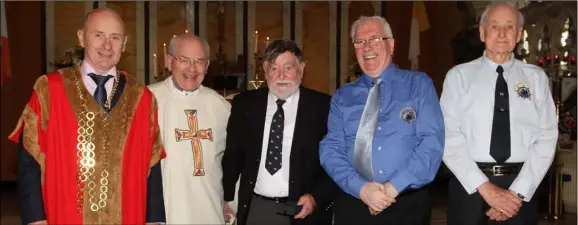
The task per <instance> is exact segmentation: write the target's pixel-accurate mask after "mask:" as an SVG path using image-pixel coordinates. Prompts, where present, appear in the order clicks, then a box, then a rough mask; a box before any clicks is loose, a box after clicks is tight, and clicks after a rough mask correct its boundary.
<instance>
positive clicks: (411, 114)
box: [399, 107, 417, 124]
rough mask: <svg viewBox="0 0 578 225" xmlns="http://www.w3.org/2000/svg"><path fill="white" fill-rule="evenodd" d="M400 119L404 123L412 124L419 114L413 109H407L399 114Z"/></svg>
mask: <svg viewBox="0 0 578 225" xmlns="http://www.w3.org/2000/svg"><path fill="white" fill-rule="evenodd" d="M399 117H401V119H402V120H403V122H405V123H407V124H410V123H413V121H415V119H416V118H417V113H416V112H415V110H414V109H413V108H412V107H405V108H403V109H402V110H401V111H400V112H399Z"/></svg>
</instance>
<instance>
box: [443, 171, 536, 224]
mask: <svg viewBox="0 0 578 225" xmlns="http://www.w3.org/2000/svg"><path fill="white" fill-rule="evenodd" d="M516 177H517V174H512V175H506V176H488V179H489V180H490V182H492V184H494V185H496V186H498V187H501V188H503V189H506V190H508V188H509V187H510V185H511V184H512V182H514V179H516ZM448 189H449V197H450V199H449V205H448V223H447V224H448V225H498V224H500V225H537V224H538V220H539V217H538V204H537V200H535V199H536V198H533V199H532V200H531V201H530V202H523V203H522V207H521V208H520V211H519V212H518V214H517V215H516V216H514V217H512V218H510V219H508V220H506V221H502V222H497V221H493V220H490V219H489V218H488V216H486V212H487V211H488V210H489V209H490V206H489V205H488V204H487V203H486V201H484V199H483V198H482V196H480V194H479V193H478V192H475V193H473V194H471V195H468V193H467V192H466V190H465V189H464V187H463V186H462V185H461V184H460V182H459V181H458V180H457V179H456V178H455V177H453V178H451V179H450V183H449V185H448Z"/></svg>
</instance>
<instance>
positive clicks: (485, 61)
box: [482, 50, 515, 75]
mask: <svg viewBox="0 0 578 225" xmlns="http://www.w3.org/2000/svg"><path fill="white" fill-rule="evenodd" d="M514 61H515V60H514V54H511V56H510V59H509V60H508V61H506V62H504V63H502V64H497V63H495V62H494V61H492V60H491V59H489V58H488V57H487V56H486V51H485V50H484V56H482V62H483V64H484V65H485V66H486V67H488V68H489V69H490V70H492V71H496V68H498V66H502V68H504V72H509V69H510V68H512V66H513V65H514ZM496 75H497V73H496Z"/></svg>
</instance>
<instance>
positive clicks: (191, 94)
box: [167, 76, 203, 96]
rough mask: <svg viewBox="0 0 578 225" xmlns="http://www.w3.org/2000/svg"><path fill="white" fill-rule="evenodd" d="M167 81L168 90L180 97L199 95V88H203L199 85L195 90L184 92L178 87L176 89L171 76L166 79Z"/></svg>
mask: <svg viewBox="0 0 578 225" xmlns="http://www.w3.org/2000/svg"><path fill="white" fill-rule="evenodd" d="M167 80H169V82H168V85H169V89H170V90H171V91H173V92H176V93H178V94H180V95H184V96H195V95H197V94H198V93H199V90H200V89H201V88H203V85H199V87H198V88H197V89H195V90H194V91H185V90H183V89H182V88H180V87H177V85H176V84H175V82H174V81H173V76H169V77H168V78H167Z"/></svg>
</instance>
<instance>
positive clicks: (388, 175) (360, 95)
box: [319, 64, 444, 198]
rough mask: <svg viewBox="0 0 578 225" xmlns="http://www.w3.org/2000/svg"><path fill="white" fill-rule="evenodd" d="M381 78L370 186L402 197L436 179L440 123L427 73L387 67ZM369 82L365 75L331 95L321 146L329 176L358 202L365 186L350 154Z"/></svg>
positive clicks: (441, 138) (440, 151)
mask: <svg viewBox="0 0 578 225" xmlns="http://www.w3.org/2000/svg"><path fill="white" fill-rule="evenodd" d="M380 78H381V79H382V82H381V83H380V84H379V85H381V86H380V88H381V91H380V104H381V106H380V109H379V111H380V112H379V119H378V122H377V125H376V129H375V134H374V138H373V154H372V158H373V174H374V181H376V182H379V183H386V182H388V181H389V182H391V184H392V185H393V186H394V187H395V188H396V189H397V191H398V192H399V193H402V192H403V191H404V190H406V189H407V188H408V187H409V188H411V189H417V188H420V187H422V186H424V185H426V184H428V183H430V182H431V181H432V180H433V179H434V177H435V175H436V173H437V171H438V169H439V166H440V162H441V159H442V155H443V146H444V120H443V116H442V112H441V109H440V105H439V101H438V97H437V93H436V90H435V87H434V85H433V82H432V80H431V79H430V78H429V77H428V76H427V75H426V74H425V73H421V72H414V71H407V70H401V69H398V68H397V66H396V65H394V64H390V65H389V66H388V67H387V68H386V69H385V70H384V71H383V72H382V73H381V74H380ZM372 82H373V78H371V77H369V76H367V75H365V74H364V75H363V76H362V77H361V78H359V79H357V80H355V81H353V82H351V83H349V84H346V85H345V86H343V87H341V88H339V89H338V90H337V91H336V92H335V94H334V95H333V97H332V99H331V110H330V112H329V118H328V122H327V128H328V130H327V131H328V132H327V135H326V136H325V137H324V138H323V140H322V141H321V143H320V147H319V154H320V161H321V165H322V166H323V168H324V169H325V171H327V174H329V176H330V177H331V178H332V179H333V180H334V181H335V182H336V183H337V185H339V187H340V188H341V189H342V190H343V191H345V192H346V193H348V194H350V195H352V196H355V197H356V198H359V192H360V191H361V187H362V186H363V184H365V183H366V182H368V180H366V179H365V178H363V177H362V176H361V175H359V174H358V173H357V172H356V171H355V168H354V164H353V161H354V156H353V152H354V145H355V136H356V133H357V128H358V126H359V122H360V120H361V115H362V113H363V108H364V106H365V102H366V100H367V97H368V94H369V89H370V88H371V86H372ZM412 113H413V115H415V116H412V115H411V114H412Z"/></svg>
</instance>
